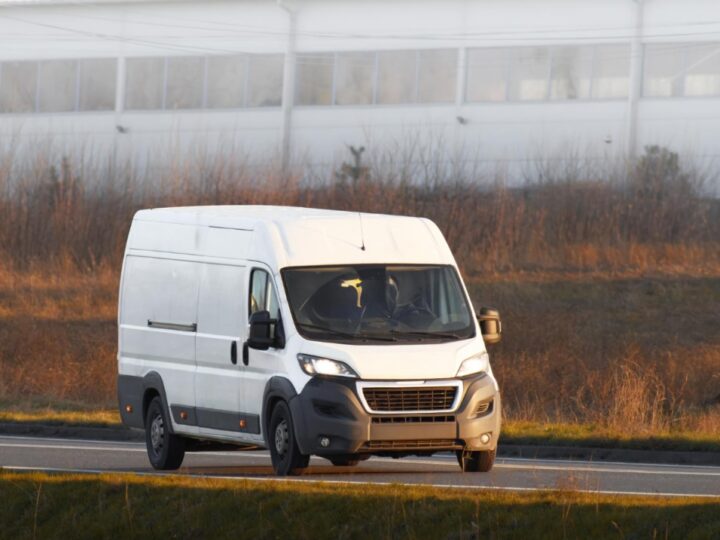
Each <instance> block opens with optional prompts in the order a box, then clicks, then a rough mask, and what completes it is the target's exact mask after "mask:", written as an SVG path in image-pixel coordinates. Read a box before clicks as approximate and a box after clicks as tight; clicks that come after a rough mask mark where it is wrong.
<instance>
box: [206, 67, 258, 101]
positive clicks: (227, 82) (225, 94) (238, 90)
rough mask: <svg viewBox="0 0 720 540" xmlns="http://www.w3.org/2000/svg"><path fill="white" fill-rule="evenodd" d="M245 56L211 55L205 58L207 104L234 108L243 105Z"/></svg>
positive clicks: (245, 77)
mask: <svg viewBox="0 0 720 540" xmlns="http://www.w3.org/2000/svg"><path fill="white" fill-rule="evenodd" d="M247 70H248V59H247V56H211V57H209V58H208V60H207V106H208V107H209V108H211V109H236V108H239V107H244V106H245V83H246V81H247Z"/></svg>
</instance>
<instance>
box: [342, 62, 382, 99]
mask: <svg viewBox="0 0 720 540" xmlns="http://www.w3.org/2000/svg"><path fill="white" fill-rule="evenodd" d="M375 58H376V56H375V53H372V52H370V53H338V55H337V63H336V65H335V103H336V104H337V105H368V104H370V103H372V102H373V79H374V76H375Z"/></svg>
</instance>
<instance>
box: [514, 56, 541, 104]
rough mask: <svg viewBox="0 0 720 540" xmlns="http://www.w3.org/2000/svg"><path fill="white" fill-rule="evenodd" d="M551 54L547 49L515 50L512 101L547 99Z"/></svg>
mask: <svg viewBox="0 0 720 540" xmlns="http://www.w3.org/2000/svg"><path fill="white" fill-rule="evenodd" d="M549 74H550V54H549V50H548V49H547V48H546V47H517V48H515V49H513V57H512V68H511V77H510V87H509V92H508V93H509V96H510V100H511V101H540V100H543V99H547V95H548V76H549Z"/></svg>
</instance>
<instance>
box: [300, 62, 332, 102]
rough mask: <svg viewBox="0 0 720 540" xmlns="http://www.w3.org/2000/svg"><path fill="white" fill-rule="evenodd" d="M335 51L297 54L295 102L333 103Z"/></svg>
mask: <svg viewBox="0 0 720 540" xmlns="http://www.w3.org/2000/svg"><path fill="white" fill-rule="evenodd" d="M334 62H335V55H334V54H333V53H310V54H299V55H298V56H297V79H296V88H295V91H296V94H295V102H296V103H297V104H298V105H331V104H332V102H333V65H334Z"/></svg>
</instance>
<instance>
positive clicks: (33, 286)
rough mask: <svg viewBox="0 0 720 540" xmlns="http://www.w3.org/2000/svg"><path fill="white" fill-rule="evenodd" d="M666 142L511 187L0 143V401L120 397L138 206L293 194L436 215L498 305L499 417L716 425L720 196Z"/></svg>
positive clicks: (441, 177)
mask: <svg viewBox="0 0 720 540" xmlns="http://www.w3.org/2000/svg"><path fill="white" fill-rule="evenodd" d="M673 160H674V158H673V156H672V155H670V154H667V153H663V152H661V151H649V153H648V155H647V156H645V158H644V159H643V160H641V161H640V162H639V163H638V165H637V166H636V167H635V168H634V169H632V170H630V171H629V172H628V171H626V173H625V176H624V177H623V178H612V179H609V180H607V181H598V180H597V178H594V177H593V176H592V175H591V174H590V175H586V176H584V177H578V176H571V175H568V174H565V173H563V174H556V175H555V176H553V175H552V174H550V173H549V172H547V171H546V172H545V174H544V178H546V181H545V183H542V184H533V185H528V186H526V187H524V188H517V189H510V188H506V187H503V186H502V185H498V184H495V185H492V187H488V184H487V183H485V184H483V185H484V186H485V187H480V185H481V184H480V183H478V182H476V181H475V180H477V179H476V178H472V177H468V176H463V175H462V174H454V173H453V174H451V173H447V172H445V173H442V172H437V171H435V172H433V171H432V170H430V172H428V171H427V170H426V171H425V174H424V176H422V181H415V180H416V179H415V178H413V176H412V175H411V174H410V173H408V172H407V171H406V170H405V169H402V168H401V169H393V168H392V167H391V166H387V164H386V168H383V169H380V168H372V167H371V169H370V171H369V172H368V174H367V175H365V176H363V177H361V178H359V179H357V180H351V179H348V178H345V179H341V180H337V181H328V180H327V179H322V178H315V179H312V178H305V179H304V180H303V181H302V182H300V181H299V180H298V178H297V177H296V176H293V175H280V174H277V172H276V171H274V170H272V169H266V170H264V171H258V170H254V169H251V168H249V167H247V166H244V165H243V164H242V163H239V162H228V161H222V160H220V161H213V162H203V161H196V162H187V163H180V164H179V165H178V167H177V168H176V169H174V170H172V171H160V172H157V173H153V175H149V176H148V177H143V178H141V177H138V176H137V174H135V173H129V172H128V171H129V170H130V169H127V168H114V169H111V168H101V167H94V168H93V167H89V166H84V167H79V166H73V165H72V164H70V163H68V162H62V163H61V164H59V165H56V166H53V165H51V164H49V163H43V162H42V160H39V161H38V162H37V163H34V164H32V166H25V167H9V168H8V167H5V168H3V164H2V162H0V260H2V265H0V401H2V402H6V403H7V402H13V401H16V400H23V401H24V402H37V401H38V400H39V402H40V403H41V404H43V403H44V402H47V403H49V404H52V403H67V402H74V403H78V404H85V405H92V406H102V407H110V406H113V405H114V402H115V372H116V365H115V363H116V359H115V354H116V322H115V316H116V309H117V282H118V272H119V267H120V262H121V257H122V251H123V247H124V242H125V237H126V234H127V229H128V227H129V223H130V220H131V217H132V214H133V213H134V211H136V210H137V209H139V208H142V207H153V206H161V205H184V204H288V205H304V206H313V207H325V208H338V209H348V210H350V209H351V210H365V211H371V212H390V213H400V214H410V215H423V216H428V217H430V218H432V219H433V220H434V221H436V222H437V223H438V225H439V226H440V228H441V229H442V230H443V232H444V234H445V235H446V237H447V239H448V241H449V243H450V245H451V247H452V248H453V251H454V253H455V254H456V256H457V258H458V261H459V263H460V265H461V267H462V269H463V273H464V274H465V276H466V277H467V278H468V282H469V284H470V288H471V292H472V294H473V297H474V299H475V300H476V301H477V303H478V304H484V305H494V306H497V307H498V308H500V309H501V312H502V314H503V317H504V322H505V327H506V330H507V332H506V338H505V342H504V343H502V344H501V345H500V346H498V347H497V348H496V349H494V350H493V351H492V352H491V355H492V356H493V365H494V369H495V371H496V374H497V376H498V378H499V380H500V381H501V385H502V389H503V393H504V396H505V405H506V413H507V415H508V417H509V418H510V419H514V420H533V421H542V422H584V423H593V424H597V425H601V426H604V427H607V428H608V429H632V430H635V431H636V432H638V433H646V432H653V433H661V432H669V431H673V430H676V429H680V428H681V427H683V428H687V427H688V426H695V427H696V428H697V429H702V430H705V431H707V432H710V433H718V434H720V412H718V406H717V405H716V403H717V402H718V400H719V396H720V370H719V368H718V366H719V365H720V336H719V335H718V333H717V321H718V316H719V315H720V312H719V311H718V305H720V279H718V276H720V240H718V239H720V202H719V201H717V200H714V199H710V198H707V197H703V196H701V191H700V189H699V186H700V184H701V183H702V178H700V177H699V176H697V175H693V174H691V173H688V172H684V171H683V170H681V168H680V167H679V165H678V164H677V163H676V162H675V161H673ZM148 174H150V173H148ZM148 178H152V181H149V180H148ZM486 180H487V179H486Z"/></svg>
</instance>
